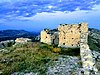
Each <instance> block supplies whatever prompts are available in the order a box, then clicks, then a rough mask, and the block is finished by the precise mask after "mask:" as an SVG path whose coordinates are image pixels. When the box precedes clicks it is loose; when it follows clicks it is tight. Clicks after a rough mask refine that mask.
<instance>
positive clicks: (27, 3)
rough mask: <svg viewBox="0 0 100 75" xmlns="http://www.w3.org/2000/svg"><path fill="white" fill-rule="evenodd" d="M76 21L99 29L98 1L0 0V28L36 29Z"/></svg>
mask: <svg viewBox="0 0 100 75" xmlns="http://www.w3.org/2000/svg"><path fill="white" fill-rule="evenodd" d="M80 22H88V23H89V27H90V28H96V29H100V0H0V30H5V29H17V30H27V31H35V32H38V31H40V30H42V29H44V28H50V29H53V28H57V27H58V25H59V24H64V23H67V24H69V23H71V24H72V23H80Z"/></svg>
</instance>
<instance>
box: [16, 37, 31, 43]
mask: <svg viewBox="0 0 100 75" xmlns="http://www.w3.org/2000/svg"><path fill="white" fill-rule="evenodd" d="M31 41H32V40H31V39H29V38H17V39H16V40H15V42H16V43H27V42H31Z"/></svg>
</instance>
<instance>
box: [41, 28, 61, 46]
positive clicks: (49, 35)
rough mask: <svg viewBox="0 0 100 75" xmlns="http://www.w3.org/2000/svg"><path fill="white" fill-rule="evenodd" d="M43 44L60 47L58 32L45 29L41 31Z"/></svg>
mask: <svg viewBox="0 0 100 75" xmlns="http://www.w3.org/2000/svg"><path fill="white" fill-rule="evenodd" d="M41 42H43V43H47V44H49V45H51V44H55V45H58V44H59V37H58V30H57V29H54V30H49V29H44V30H43V31H41Z"/></svg>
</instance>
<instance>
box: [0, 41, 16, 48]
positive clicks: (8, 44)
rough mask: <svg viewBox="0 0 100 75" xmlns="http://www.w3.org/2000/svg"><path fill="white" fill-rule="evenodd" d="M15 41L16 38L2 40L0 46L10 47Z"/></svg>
mask: <svg viewBox="0 0 100 75" xmlns="http://www.w3.org/2000/svg"><path fill="white" fill-rule="evenodd" d="M14 43H15V42H14V40H7V41H1V42H0V48H5V47H10V46H12V45H13V44H14Z"/></svg>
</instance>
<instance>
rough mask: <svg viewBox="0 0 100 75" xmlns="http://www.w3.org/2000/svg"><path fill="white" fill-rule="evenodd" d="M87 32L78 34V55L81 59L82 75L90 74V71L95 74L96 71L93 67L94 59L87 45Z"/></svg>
mask: <svg viewBox="0 0 100 75" xmlns="http://www.w3.org/2000/svg"><path fill="white" fill-rule="evenodd" d="M87 40H88V33H87V32H86V33H84V32H82V33H81V35H80V56H81V60H82V65H83V70H84V75H91V73H94V74H96V72H97V71H98V70H97V68H96V67H95V61H94V60H93V56H92V53H91V50H90V49H89V46H88V41H87Z"/></svg>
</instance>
